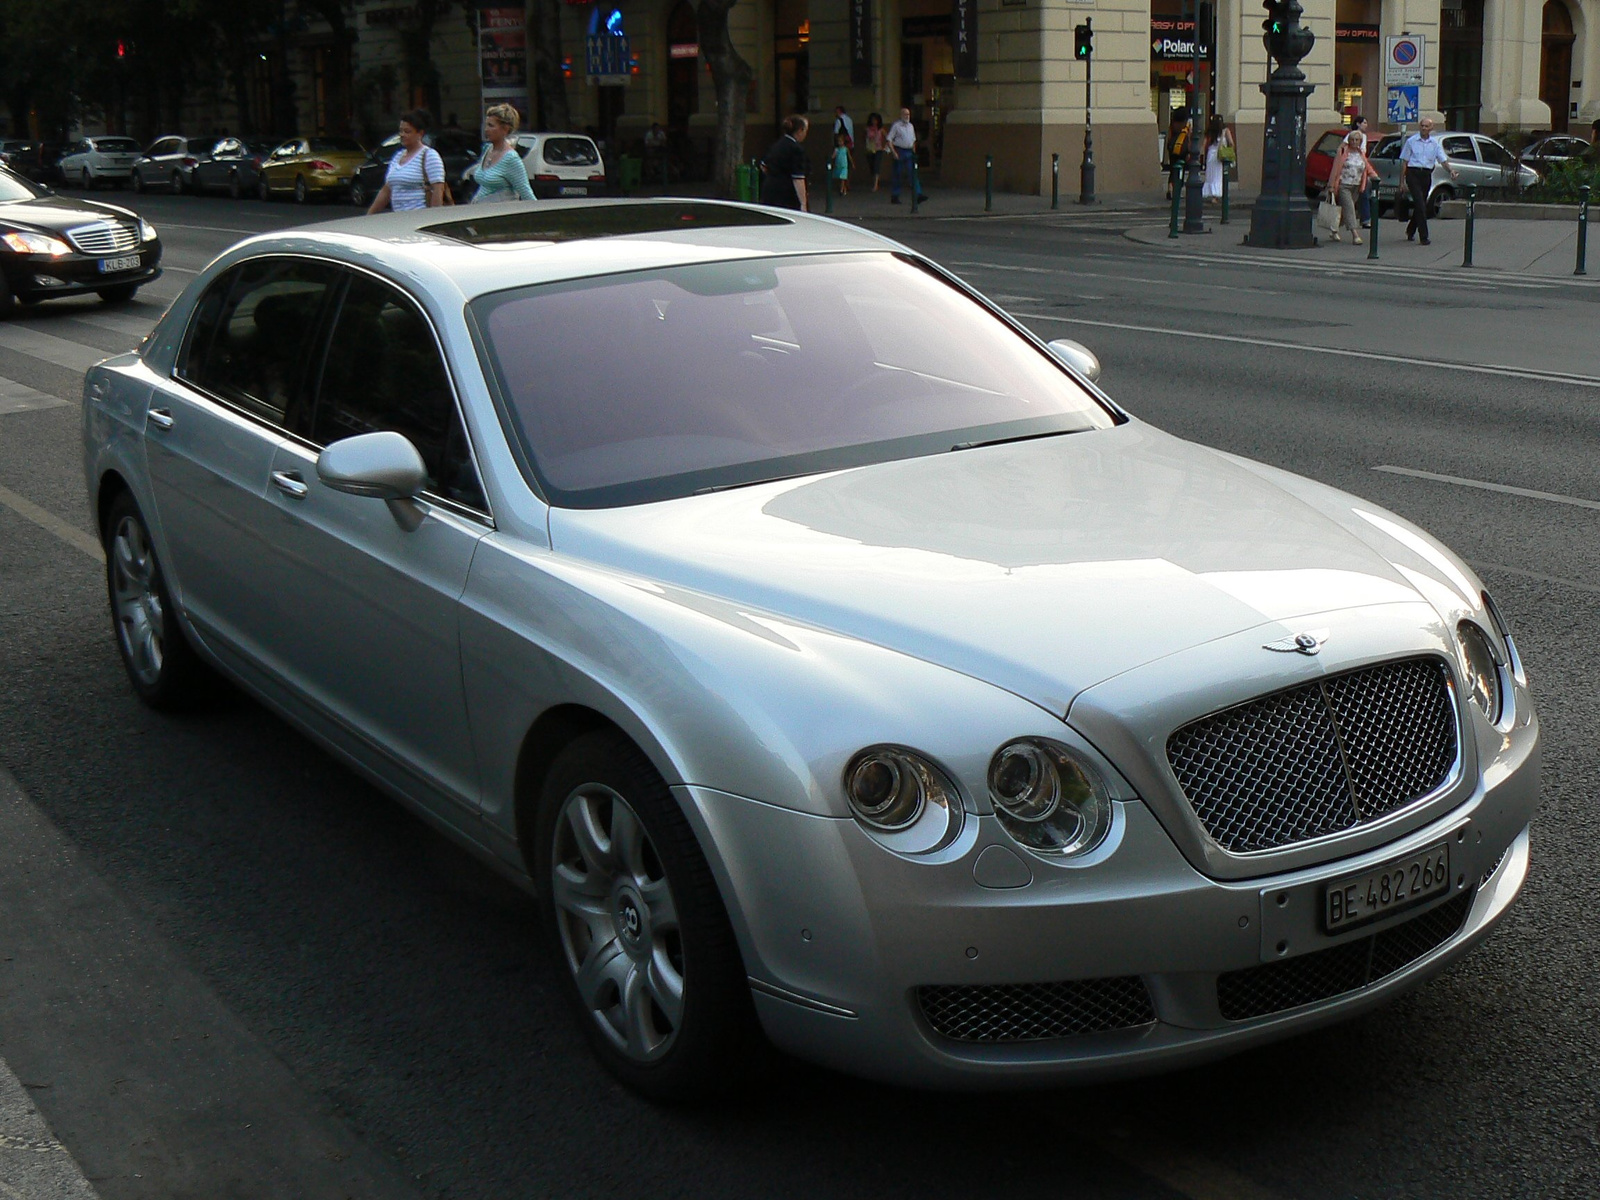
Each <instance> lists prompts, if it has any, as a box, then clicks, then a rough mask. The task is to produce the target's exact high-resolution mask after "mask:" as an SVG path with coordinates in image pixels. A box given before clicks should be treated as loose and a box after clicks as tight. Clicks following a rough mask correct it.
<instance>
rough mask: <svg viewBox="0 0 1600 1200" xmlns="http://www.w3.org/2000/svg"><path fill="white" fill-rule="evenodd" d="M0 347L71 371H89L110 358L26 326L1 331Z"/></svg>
mask: <svg viewBox="0 0 1600 1200" xmlns="http://www.w3.org/2000/svg"><path fill="white" fill-rule="evenodd" d="M0 346H3V347H5V348H6V349H7V350H15V351H16V352H17V353H19V354H26V355H29V356H30V357H32V358H39V359H43V360H44V361H45V362H47V363H54V364H55V365H56V366H58V367H66V368H67V369H68V370H69V371H87V370H88V369H89V368H90V367H92V366H94V364H95V363H97V362H99V361H100V360H101V359H103V358H110V357H111V355H109V354H107V353H106V352H105V351H104V350H97V349H95V348H94V347H93V346H85V345H83V343H81V342H71V341H68V340H67V339H66V338H58V337H56V336H55V334H53V333H44V332H42V331H41V330H38V329H30V328H29V327H28V326H26V325H7V326H5V327H4V328H0Z"/></svg>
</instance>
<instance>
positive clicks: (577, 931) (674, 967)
mask: <svg viewBox="0 0 1600 1200" xmlns="http://www.w3.org/2000/svg"><path fill="white" fill-rule="evenodd" d="M552 851H553V852H552V854H551V863H550V887H551V898H552V900H553V901H554V908H555V916H556V925H557V928H558V929H559V931H560V935H561V948H562V951H563V954H564V956H565V958H566V962H567V967H568V969H569V970H571V972H572V976H573V980H574V982H575V983H576V984H577V989H578V994H579V995H580V996H581V997H582V1000H583V1004H584V1007H585V1008H586V1009H587V1010H588V1012H589V1014H590V1015H591V1016H592V1017H593V1018H594V1020H595V1022H596V1023H597V1024H598V1026H599V1028H600V1030H601V1032H602V1033H603V1034H604V1035H605V1036H606V1038H607V1039H608V1040H609V1041H610V1042H611V1043H612V1045H613V1046H615V1048H616V1049H617V1050H618V1051H619V1052H621V1053H622V1054H624V1055H626V1056H627V1057H628V1058H629V1059H631V1060H633V1061H634V1062H638V1063H648V1062H653V1061H655V1060H657V1059H659V1058H661V1057H662V1056H663V1055H664V1054H666V1053H667V1051H668V1050H669V1049H671V1047H672V1044H673V1041H674V1039H675V1038H676V1036H677V1033H678V1029H679V1027H680V1026H681V1025H682V1022H683V998H684V966H683V941H682V937H681V933H680V929H679V923H678V910H677V906H676V904H675V903H674V901H673V897H672V888H671V886H670V885H669V884H668V881H667V877H666V870H665V868H664V867H663V866H662V863H661V859H660V857H659V856H658V855H657V853H656V849H655V846H654V845H653V844H652V843H651V841H650V837H649V835H648V834H647V833H646V832H645V829H644V826H643V824H642V823H641V822H640V820H639V816H638V814H637V813H635V812H634V810H633V809H632V807H630V806H629V804H628V802H627V801H626V800H625V799H623V798H622V796H621V795H620V794H619V793H617V792H616V791H613V790H612V789H611V788H609V787H606V786H604V785H603V784H584V785H581V786H580V787H578V788H576V789H574V790H573V791H572V793H571V794H570V795H568V797H567V799H566V801H565V803H564V804H563V805H562V807H561V812H560V815H559V816H558V817H557V818H556V827H555V834H554V845H553V846H552Z"/></svg>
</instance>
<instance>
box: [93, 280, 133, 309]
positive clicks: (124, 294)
mask: <svg viewBox="0 0 1600 1200" xmlns="http://www.w3.org/2000/svg"><path fill="white" fill-rule="evenodd" d="M138 292H139V285H138V284H137V283H119V284H117V286H116V287H108V288H101V289H100V290H99V291H97V292H96V293H95V295H96V296H99V297H100V299H102V300H104V301H105V302H106V303H107V304H126V303H127V302H128V301H129V300H132V299H133V298H134V296H135V295H137V294H138Z"/></svg>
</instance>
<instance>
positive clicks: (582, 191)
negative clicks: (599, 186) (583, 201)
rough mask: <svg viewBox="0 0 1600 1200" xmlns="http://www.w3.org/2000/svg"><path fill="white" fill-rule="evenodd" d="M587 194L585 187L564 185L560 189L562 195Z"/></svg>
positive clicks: (587, 190)
mask: <svg viewBox="0 0 1600 1200" xmlns="http://www.w3.org/2000/svg"><path fill="white" fill-rule="evenodd" d="M588 194H589V189H588V188H586V187H581V188H575V187H564V188H562V189H561V195H563V196H587V195H588Z"/></svg>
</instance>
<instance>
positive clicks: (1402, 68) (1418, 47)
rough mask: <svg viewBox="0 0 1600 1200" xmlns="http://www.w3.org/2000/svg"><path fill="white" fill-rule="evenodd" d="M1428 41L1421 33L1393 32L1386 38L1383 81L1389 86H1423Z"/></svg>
mask: <svg viewBox="0 0 1600 1200" xmlns="http://www.w3.org/2000/svg"><path fill="white" fill-rule="evenodd" d="M1426 60H1427V41H1426V39H1424V38H1423V36H1422V35H1421V34H1420V33H1397V34H1391V35H1390V36H1389V37H1387V38H1385V39H1384V54H1383V82H1384V83H1386V84H1387V85H1388V86H1389V87H1420V86H1422V69H1423V66H1424V64H1425V62H1426Z"/></svg>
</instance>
